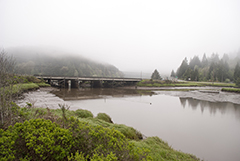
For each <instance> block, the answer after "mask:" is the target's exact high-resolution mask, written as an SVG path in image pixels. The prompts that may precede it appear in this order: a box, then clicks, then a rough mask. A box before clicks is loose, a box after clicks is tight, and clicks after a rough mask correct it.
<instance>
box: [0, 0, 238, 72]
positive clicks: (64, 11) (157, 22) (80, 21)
mask: <svg viewBox="0 0 240 161" xmlns="http://www.w3.org/2000/svg"><path fill="white" fill-rule="evenodd" d="M10 47H41V48H49V47H50V48H56V49H58V50H63V51H67V53H75V54H79V55H82V56H84V57H88V58H91V59H95V60H98V61H103V62H107V63H109V64H112V65H115V66H116V67H117V68H118V69H119V70H121V71H135V72H139V73H140V72H152V71H154V69H158V71H159V72H160V74H161V73H168V74H170V72H171V70H172V69H174V70H176V69H177V68H178V67H179V65H180V64H181V62H182V60H183V59H184V58H185V57H188V58H190V57H193V56H194V55H197V56H199V57H200V58H201V57H202V55H203V54H204V53H206V54H207V56H210V55H211V54H212V53H218V54H219V55H220V56H221V55H223V54H224V53H230V52H236V51H238V50H239V49H240V1H239V0H195V1H192V0H181V1H179V0H168V1H160V0H156V1H154V0H152V1H143V0H136V1H133V0H121V1H113V0H101V1H99V0H87V1H83V0H76V1H75V0H71V1H67V0H66V1H64V0H51V1H49V0H21V1H19V0H0V48H4V49H5V50H6V49H7V48H10Z"/></svg>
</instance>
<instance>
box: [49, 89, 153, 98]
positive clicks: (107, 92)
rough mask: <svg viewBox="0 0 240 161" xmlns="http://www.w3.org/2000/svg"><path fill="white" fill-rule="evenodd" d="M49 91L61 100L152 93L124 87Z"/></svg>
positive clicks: (151, 93)
mask: <svg viewBox="0 0 240 161" xmlns="http://www.w3.org/2000/svg"><path fill="white" fill-rule="evenodd" d="M51 93H53V94H55V95H56V96H58V97H60V98H62V99H63V100H81V99H96V98H106V97H124V96H141V95H150V96H151V95H153V94H154V92H151V91H146V90H136V89H126V88H81V89H71V90H68V89H62V90H59V91H52V92H51Z"/></svg>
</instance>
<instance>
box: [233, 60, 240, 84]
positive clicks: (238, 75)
mask: <svg viewBox="0 0 240 161" xmlns="http://www.w3.org/2000/svg"><path fill="white" fill-rule="evenodd" d="M233 78H234V81H235V82H236V81H237V80H238V79H240V65H239V63H237V65H236V67H235V69H234V75H233Z"/></svg>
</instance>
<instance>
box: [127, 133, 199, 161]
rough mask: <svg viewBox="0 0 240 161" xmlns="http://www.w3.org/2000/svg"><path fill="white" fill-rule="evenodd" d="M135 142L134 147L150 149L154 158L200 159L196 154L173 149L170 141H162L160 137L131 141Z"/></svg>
mask: <svg viewBox="0 0 240 161" xmlns="http://www.w3.org/2000/svg"><path fill="white" fill-rule="evenodd" d="M131 142H133V143H135V147H134V148H140V149H142V148H144V149H148V150H149V155H150V156H151V157H152V159H153V160H167V161H172V160H179V161H181V160H182V161H185V160H188V161H196V160H197V161H199V160H200V159H198V158H197V157H196V156H194V155H191V154H186V153H182V152H180V151H177V150H174V149H172V148H171V147H170V146H169V145H168V143H166V142H164V141H162V140H161V139H160V138H158V137H148V138H147V139H144V140H141V141H131Z"/></svg>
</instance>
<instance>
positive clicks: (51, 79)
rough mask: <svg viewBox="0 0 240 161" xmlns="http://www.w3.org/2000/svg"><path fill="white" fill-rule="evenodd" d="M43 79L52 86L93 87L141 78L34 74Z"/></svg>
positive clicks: (129, 81) (125, 83)
mask: <svg viewBox="0 0 240 161" xmlns="http://www.w3.org/2000/svg"><path fill="white" fill-rule="evenodd" d="M35 77H36V78H38V79H44V80H45V81H46V82H47V83H49V84H50V85H52V86H57V87H60V88H79V87H83V86H89V87H93V88H101V87H117V86H126V85H134V84H136V83H137V82H140V81H141V80H142V79H141V78H118V77H63V76H44V75H41V76H35Z"/></svg>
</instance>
